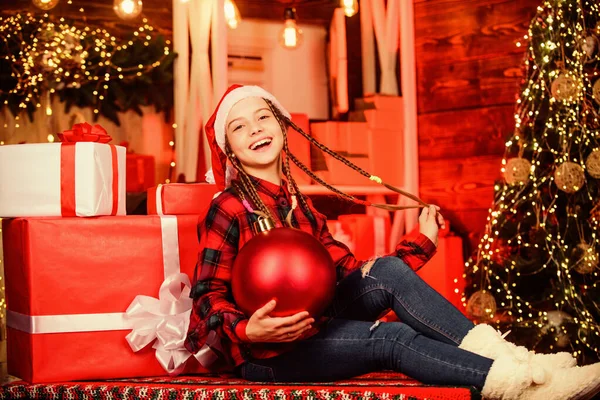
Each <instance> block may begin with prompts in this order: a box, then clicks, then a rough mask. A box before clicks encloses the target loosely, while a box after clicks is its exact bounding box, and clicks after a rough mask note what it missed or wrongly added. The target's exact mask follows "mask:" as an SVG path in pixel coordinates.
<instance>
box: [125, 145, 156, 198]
mask: <svg viewBox="0 0 600 400" xmlns="http://www.w3.org/2000/svg"><path fill="white" fill-rule="evenodd" d="M126 164H127V184H126V187H125V190H126V191H127V193H141V192H145V191H146V190H148V189H149V188H151V187H152V186H154V185H155V184H156V182H155V171H154V157H153V156H148V155H144V154H135V153H127V162H126Z"/></svg>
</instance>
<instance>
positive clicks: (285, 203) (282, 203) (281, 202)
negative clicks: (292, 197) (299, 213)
mask: <svg viewBox="0 0 600 400" xmlns="http://www.w3.org/2000/svg"><path fill="white" fill-rule="evenodd" d="M278 203H279V205H280V206H282V207H287V206H288V201H287V199H286V198H285V197H280V198H279V200H278Z"/></svg>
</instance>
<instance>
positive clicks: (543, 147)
mask: <svg viewBox="0 0 600 400" xmlns="http://www.w3.org/2000/svg"><path fill="white" fill-rule="evenodd" d="M590 21H593V22H594V25H592V26H589V24H590ZM523 39H524V42H526V43H528V49H527V58H526V61H525V65H524V70H525V71H527V75H526V77H525V82H524V85H523V89H522V92H521V94H520V97H519V99H518V100H517V107H516V109H517V111H516V113H515V132H514V134H513V135H512V137H511V138H510V139H509V140H508V141H507V142H506V152H505V156H504V159H503V160H502V169H501V171H502V173H503V175H504V177H505V182H504V183H502V184H497V185H496V186H495V192H496V200H495V202H494V205H493V207H492V208H491V209H490V210H489V213H490V214H489V217H488V224H487V227H486V232H485V235H484V236H483V237H482V239H481V241H480V244H479V246H478V251H477V256H476V257H475V259H471V260H469V261H468V262H467V263H466V273H467V274H474V276H475V274H477V275H476V276H478V277H479V278H480V279H479V281H478V282H477V281H474V283H473V285H472V288H467V289H470V290H472V291H473V294H472V295H471V296H470V297H469V300H468V302H467V297H468V296H467V294H466V292H465V293H463V302H464V305H465V306H466V307H467V310H468V311H469V312H470V313H471V315H473V316H475V317H477V318H479V319H480V320H483V321H495V322H496V323H498V324H500V323H501V322H502V319H503V318H504V316H503V315H502V312H505V313H506V314H507V315H508V318H509V319H512V320H513V321H514V322H513V326H522V327H533V328H536V329H538V332H539V335H540V337H542V335H546V334H548V331H549V329H554V330H555V331H556V333H555V335H554V341H555V343H554V345H553V346H554V347H563V348H564V347H569V346H570V347H571V348H572V349H573V353H574V354H575V355H581V353H582V347H586V348H587V349H589V350H591V351H593V352H595V353H596V354H597V355H599V356H600V321H599V320H597V318H598V315H600V299H595V298H590V294H589V293H590V292H592V291H596V292H597V289H598V287H599V286H598V284H599V282H598V281H599V279H598V278H599V271H600V269H599V268H598V261H599V258H598V252H597V247H598V232H599V231H598V227H599V225H598V224H599V223H600V202H599V196H598V195H599V190H598V188H599V185H600V141H599V139H600V117H599V110H600V107H599V106H600V79H599V78H598V68H600V6H599V5H598V4H597V3H595V2H593V1H581V0H574V1H573V0H572V1H558V0H552V1H550V0H548V1H545V2H544V4H543V5H542V6H540V7H538V10H537V15H536V16H535V18H534V19H533V20H532V23H531V25H530V27H529V30H528V33H527V34H526V35H525V36H524V37H523ZM522 45H523V44H522V43H521V42H518V43H517V46H518V47H521V46H522ZM586 174H587V176H586ZM586 203H587V204H589V205H592V206H590V207H589V208H591V210H589V209H588V208H587V206H586ZM559 219H560V220H562V221H564V223H562V224H559V223H558V221H559ZM508 232H510V233H511V234H508V235H507V234H506V233H508ZM573 237H576V238H577V240H573V239H572V238H573ZM507 249H510V250H507ZM515 254H516V255H519V256H515ZM521 254H543V255H545V259H542V260H540V263H539V264H535V263H533V264H532V265H529V266H528V268H523V265H525V264H527V261H529V260H527V259H525V258H524V257H522V256H520V255H521ZM574 255H576V256H577V257H575V256H574ZM534 261H535V260H534ZM550 270H552V272H553V273H554V274H555V275H554V276H555V279H556V281H557V282H558V284H559V285H560V286H559V289H560V290H556V291H554V292H553V293H550V294H549V295H548V300H549V302H551V303H553V306H554V310H548V309H538V308H537V307H536V304H533V303H532V302H530V301H528V300H527V299H525V298H524V296H520V295H519V294H518V293H516V292H517V283H516V282H515V280H516V279H517V278H521V277H524V276H525V275H527V276H534V275H536V274H539V273H542V272H548V271H550ZM466 276H467V275H465V277H466ZM511 277H512V278H511ZM515 277H516V278H515ZM590 304H591V308H590ZM565 309H568V310H571V311H569V312H571V313H573V314H574V315H569V314H567V313H566V312H563V311H562V310H565ZM590 309H591V310H592V311H595V313H596V314H595V315H596V316H595V317H594V315H593V314H592V313H591V312H590ZM565 322H569V323H571V324H575V325H576V326H577V334H576V337H575V339H574V340H572V341H571V340H569V339H568V336H567V335H568V330H567V328H566V325H565ZM553 346H551V349H552V348H553Z"/></svg>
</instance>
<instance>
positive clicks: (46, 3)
mask: <svg viewBox="0 0 600 400" xmlns="http://www.w3.org/2000/svg"><path fill="white" fill-rule="evenodd" d="M59 1H60V0H32V3H33V5H34V6H36V7H37V8H41V9H42V10H50V9H52V8H54V7H56V5H57V4H58V2H59Z"/></svg>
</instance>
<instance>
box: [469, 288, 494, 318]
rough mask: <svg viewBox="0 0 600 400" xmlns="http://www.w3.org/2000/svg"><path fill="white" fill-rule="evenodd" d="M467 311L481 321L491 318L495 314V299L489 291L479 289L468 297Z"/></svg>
mask: <svg viewBox="0 0 600 400" xmlns="http://www.w3.org/2000/svg"><path fill="white" fill-rule="evenodd" d="M467 313H469V315H471V316H472V317H474V318H476V319H478V320H481V321H485V320H489V319H492V318H493V317H494V314H496V299H494V296H492V295H491V294H490V293H489V292H486V291H485V290H479V291H477V292H475V293H473V294H472V295H471V297H470V298H469V301H468V302H467Z"/></svg>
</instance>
